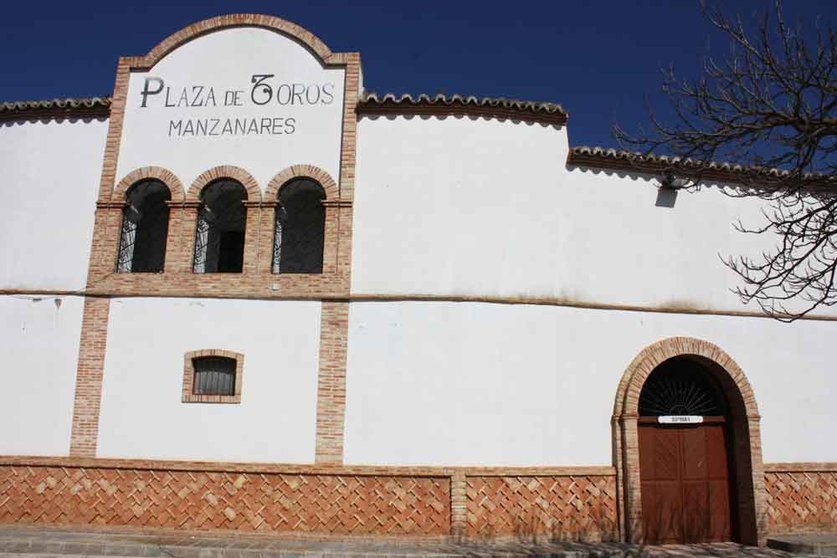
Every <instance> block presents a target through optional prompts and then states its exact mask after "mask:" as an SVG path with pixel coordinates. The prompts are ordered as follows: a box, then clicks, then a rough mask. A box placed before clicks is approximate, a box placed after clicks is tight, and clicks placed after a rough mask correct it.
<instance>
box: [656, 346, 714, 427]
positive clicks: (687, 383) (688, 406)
mask: <svg viewBox="0 0 837 558" xmlns="http://www.w3.org/2000/svg"><path fill="white" fill-rule="evenodd" d="M726 410H727V405H726V401H725V399H724V397H723V395H722V392H721V390H720V389H719V387H718V386H717V385H716V383H715V380H714V379H713V378H712V377H711V376H710V374H709V373H708V372H707V371H706V369H705V367H704V366H703V365H702V364H701V363H700V362H698V361H696V360H693V359H690V358H688V357H674V358H671V359H669V360H667V361H665V362H663V363H662V364H660V365H659V366H658V367H657V368H655V369H654V371H653V372H652V373H651V375H650V376H648V379H647V380H646V381H645V384H644V385H643V386H642V391H641V392H640V396H639V414H640V415H642V416H649V417H657V416H663V415H696V416H721V415H726V412H727V411H726Z"/></svg>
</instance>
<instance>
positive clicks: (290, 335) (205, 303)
mask: <svg viewBox="0 0 837 558" xmlns="http://www.w3.org/2000/svg"><path fill="white" fill-rule="evenodd" d="M320 306H321V305H320V303H319V302H282V301H274V302H268V301H244V300H218V299H215V300H212V299H146V298H134V299H114V300H113V301H112V303H111V311H110V322H109V324H108V345H107V352H106V355H105V369H104V382H103V387H102V409H101V415H100V421H99V446H98V456H99V457H123V458H149V459H184V460H190V459H195V460H210V461H238V462H248V461H253V462H257V461H272V462H280V463H312V462H313V460H314V447H315V427H316V406H317V403H316V395H317V370H318V362H319V348H318V347H319V331H320ZM199 349H227V350H231V351H235V352H239V353H243V354H244V355H245V357H244V381H243V385H242V393H241V403H240V404H200V403H182V402H181V389H182V385H183V356H184V354H185V353H186V352H188V351H194V350H199Z"/></svg>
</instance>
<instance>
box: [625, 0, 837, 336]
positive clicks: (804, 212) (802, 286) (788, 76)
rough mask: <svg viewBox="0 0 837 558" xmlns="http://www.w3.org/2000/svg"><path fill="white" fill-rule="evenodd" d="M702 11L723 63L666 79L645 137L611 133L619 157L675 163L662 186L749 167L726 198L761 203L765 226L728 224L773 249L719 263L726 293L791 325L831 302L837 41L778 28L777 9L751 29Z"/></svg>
mask: <svg viewBox="0 0 837 558" xmlns="http://www.w3.org/2000/svg"><path fill="white" fill-rule="evenodd" d="M701 7H702V9H703V13H704V15H705V17H706V19H707V21H708V23H709V24H710V25H711V26H712V27H713V28H714V29H716V30H718V31H720V32H721V33H723V35H724V36H726V37H727V38H728V40H729V42H730V47H731V48H730V51H729V54H728V56H727V57H725V59H724V60H720V61H719V60H715V59H712V58H708V59H707V60H706V61H705V63H704V68H703V73H702V76H701V77H700V78H698V79H695V80H685V81H684V80H681V79H678V78H677V77H676V76H675V73H674V71H673V70H672V69H668V70H666V71H665V72H664V80H663V86H662V91H663V93H664V95H665V96H666V97H667V98H668V100H669V101H670V102H671V105H672V109H673V112H672V113H671V114H672V116H671V117H662V116H659V115H658V114H655V113H654V111H653V110H649V124H648V125H647V127H646V128H645V129H642V128H641V129H640V130H639V131H638V132H637V133H635V134H633V133H628V132H626V131H625V130H623V129H621V128H620V127H618V126H617V127H616V128H615V135H616V138H617V140H618V141H619V142H620V145H622V146H623V147H626V146H629V147H630V148H631V149H633V150H639V151H642V152H644V153H645V154H663V155H669V156H673V157H676V158H679V159H675V160H674V161H672V160H671V159H664V161H668V162H669V163H670V164H669V166H668V167H667V168H666V171H665V172H664V178H663V182H664V183H665V182H666V180H671V178H672V177H678V178H680V179H681V180H683V179H684V177H685V180H687V187H692V188H695V187H697V185H698V184H699V183H700V182H701V180H704V179H706V178H707V176H708V175H711V174H712V172H713V170H717V169H718V166H717V165H710V162H712V161H730V162H733V163H736V164H741V165H744V166H746V167H750V168H748V169H746V170H744V171H739V172H738V173H737V174H738V175H740V176H741V177H742V179H741V180H740V181H739V182H740V185H739V187H738V188H736V189H734V193H733V194H732V195H736V196H745V197H750V196H757V197H760V198H763V199H765V200H768V202H767V203H766V207H767V209H766V210H764V212H763V213H764V218H765V220H764V221H762V222H760V223H758V224H757V225H753V224H744V223H741V222H739V223H736V224H735V226H736V228H737V229H738V230H739V231H741V232H743V233H748V234H766V235H770V234H771V233H775V234H777V235H778V236H776V237H775V238H776V239H777V241H776V245H775V246H773V247H772V248H771V249H769V250H767V251H764V252H762V253H761V254H758V255H755V256H753V255H734V256H723V257H722V259H723V260H724V262H725V264H726V265H727V266H728V267H729V268H731V269H732V270H733V271H735V272H736V273H737V274H738V277H739V278H740V282H739V286H738V287H736V288H735V289H734V292H736V293H737V294H738V295H739V297H740V298H741V299H742V301H744V302H745V303H749V302H751V301H755V302H757V303H758V304H759V305H760V306H761V308H762V309H763V310H764V311H765V312H766V313H768V314H769V315H771V316H773V317H775V318H777V319H779V320H782V321H793V320H795V319H798V318H800V317H802V316H804V315H806V314H808V313H809V312H811V311H812V310H814V309H816V308H819V307H823V306H832V305H834V304H837V287H835V274H837V176H835V165H837V160H836V159H837V156H835V153H837V114H836V113H837V95H835V92H836V91H837V80H835V63H837V38H835V32H834V30H833V29H832V27H831V24H830V22H823V21H816V22H812V24H811V26H810V28H808V29H804V31H803V28H802V27H801V26H793V27H791V26H789V25H788V24H786V21H785V18H784V17H783V12H782V6H781V3H780V2H779V1H777V2H776V3H775V5H774V6H773V9H772V10H767V11H766V12H765V13H764V14H762V15H761V16H759V17H757V18H756V20H755V21H747V20H744V19H742V18H741V17H740V16H738V17H735V18H730V17H728V16H726V15H725V14H724V13H723V12H722V11H721V9H720V8H718V7H717V6H707V5H706V4H702V5H701ZM686 159H691V160H690V161H687V160H686ZM665 177H667V178H665ZM727 192H729V190H727Z"/></svg>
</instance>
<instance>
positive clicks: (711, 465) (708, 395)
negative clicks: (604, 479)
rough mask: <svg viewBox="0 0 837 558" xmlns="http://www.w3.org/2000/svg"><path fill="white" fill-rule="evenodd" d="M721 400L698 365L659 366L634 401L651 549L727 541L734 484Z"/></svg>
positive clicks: (681, 360) (682, 359)
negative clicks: (672, 544)
mask: <svg viewBox="0 0 837 558" xmlns="http://www.w3.org/2000/svg"><path fill="white" fill-rule="evenodd" d="M728 408H729V406H728V404H727V402H726V398H725V397H724V394H723V392H722V391H721V389H720V386H718V385H716V384H715V381H714V379H713V378H712V376H711V374H710V373H709V372H707V371H706V370H705V369H704V365H703V364H702V363H701V362H700V361H699V360H698V359H697V358H693V357H688V356H678V357H674V358H671V359H668V360H666V361H665V362H663V363H662V364H660V365H659V366H657V367H656V368H655V369H654V371H653V372H651V375H650V376H648V379H647V380H646V381H645V384H644V385H643V386H642V391H641V392H640V396H639V424H638V436H639V476H640V483H641V488H642V521H643V532H644V533H645V540H646V541H647V542H650V543H655V544H660V543H691V542H716V541H728V540H732V539H733V538H734V537H733V535H734V534H736V533H735V531H736V518H735V513H734V502H735V501H736V499H737V498H736V490H735V485H734V484H732V483H730V478H731V477H732V475H731V474H730V470H731V464H732V463H731V461H732V457H733V456H732V452H731V451H730V449H731V446H730V441H731V437H730V432H729V428H728V426H729V425H728V424H727V422H728V419H729V411H728Z"/></svg>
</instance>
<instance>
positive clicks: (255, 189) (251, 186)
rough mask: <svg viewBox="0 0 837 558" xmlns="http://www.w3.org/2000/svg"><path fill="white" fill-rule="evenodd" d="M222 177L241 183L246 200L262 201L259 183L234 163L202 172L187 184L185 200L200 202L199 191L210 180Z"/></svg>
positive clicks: (213, 180)
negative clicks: (189, 184) (245, 192)
mask: <svg viewBox="0 0 837 558" xmlns="http://www.w3.org/2000/svg"><path fill="white" fill-rule="evenodd" d="M224 178H230V179H232V180H235V181H237V182H239V183H241V185H242V186H244V189H245V190H247V201H248V202H258V203H260V202H261V201H262V191H261V188H259V183H258V182H256V179H255V178H253V176H252V175H251V174H250V173H249V172H247V171H246V170H244V169H242V168H241V167H236V166H234V165H220V166H217V167H212V168H211V169H209V170H206V171H204V172H202V173H201V174H200V175H198V177H197V178H196V179H195V180H194V181H193V182H192V185H191V186H189V190H188V191H187V192H186V200H185V201H186V202H187V203H190V202H200V201H201V192H202V191H203V189H204V188H206V187H207V186H208V185H209V184H210V183H211V182H215V181H216V180H220V179H224Z"/></svg>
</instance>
